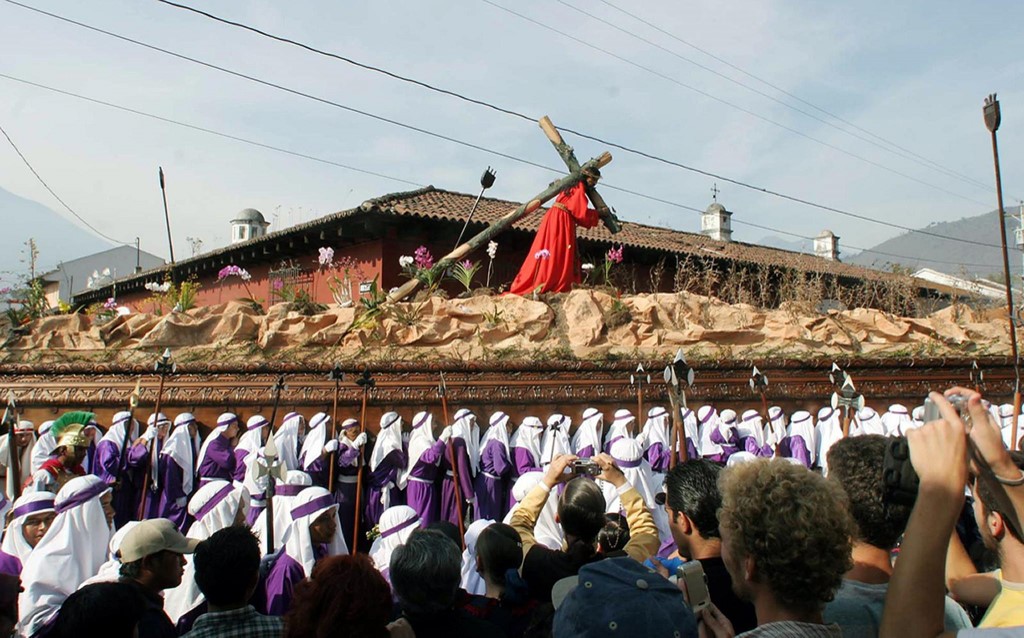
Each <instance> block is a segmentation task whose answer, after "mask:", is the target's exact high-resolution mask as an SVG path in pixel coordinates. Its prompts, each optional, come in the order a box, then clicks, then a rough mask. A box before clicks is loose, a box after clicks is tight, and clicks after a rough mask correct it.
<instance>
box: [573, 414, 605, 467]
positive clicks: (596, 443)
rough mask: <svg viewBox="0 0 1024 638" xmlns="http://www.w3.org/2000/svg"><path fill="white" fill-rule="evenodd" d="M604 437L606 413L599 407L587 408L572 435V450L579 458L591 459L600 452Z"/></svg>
mask: <svg viewBox="0 0 1024 638" xmlns="http://www.w3.org/2000/svg"><path fill="white" fill-rule="evenodd" d="M603 437H604V415H603V414H601V411H600V410H598V409H597V408H587V409H586V410H584V411H583V418H582V420H581V421H580V425H579V427H577V428H576V433H575V434H573V435H572V452H573V454H575V455H576V456H577V457H578V458H581V459H589V458H590V457H592V456H594V455H595V454H600V453H601V450H602V449H603V448H602V447H601V439H602V438H603Z"/></svg>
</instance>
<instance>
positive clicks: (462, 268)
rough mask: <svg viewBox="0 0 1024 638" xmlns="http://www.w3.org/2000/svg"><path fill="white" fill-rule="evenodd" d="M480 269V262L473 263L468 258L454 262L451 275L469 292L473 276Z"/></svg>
mask: <svg viewBox="0 0 1024 638" xmlns="http://www.w3.org/2000/svg"><path fill="white" fill-rule="evenodd" d="M478 270H480V264H474V263H473V262H471V261H470V260H468V259H467V260H466V261H460V262H456V263H455V264H454V265H453V266H452V267H451V277H452V279H454V280H455V281H457V282H459V283H460V284H462V287H463V288H465V289H466V292H469V291H470V290H471V289H472V287H473V277H474V276H475V275H476V273H477V271H478Z"/></svg>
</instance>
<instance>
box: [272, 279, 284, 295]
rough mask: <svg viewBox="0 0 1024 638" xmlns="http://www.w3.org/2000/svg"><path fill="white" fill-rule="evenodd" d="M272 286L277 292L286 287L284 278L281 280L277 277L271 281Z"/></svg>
mask: <svg viewBox="0 0 1024 638" xmlns="http://www.w3.org/2000/svg"><path fill="white" fill-rule="evenodd" d="M270 287H271V289H273V290H274V291H275V292H276V291H279V290H281V289H283V288H284V282H283V281H282V280H280V279H275V280H274V281H273V282H271V284H270Z"/></svg>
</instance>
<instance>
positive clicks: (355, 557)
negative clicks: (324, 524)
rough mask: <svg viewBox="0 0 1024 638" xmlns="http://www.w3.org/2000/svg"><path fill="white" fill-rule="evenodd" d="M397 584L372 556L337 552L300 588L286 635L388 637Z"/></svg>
mask: <svg viewBox="0 0 1024 638" xmlns="http://www.w3.org/2000/svg"><path fill="white" fill-rule="evenodd" d="M390 615H391V588H390V587H388V583H387V581H386V580H384V577H383V576H381V575H380V572H378V571H377V568H376V567H374V564H373V561H371V560H370V558H369V557H368V556H367V555H366V554H352V555H351V556H331V557H329V558H324V559H322V560H321V561H319V562H318V563H317V564H316V567H314V568H313V575H312V577H311V578H310V579H308V580H305V581H303V582H301V583H299V584H298V585H297V586H296V587H295V595H294V597H293V598H292V605H291V609H290V610H289V611H288V614H287V615H286V616H285V617H284V636H285V638H290V637H292V638H326V637H327V636H331V637H332V638H334V637H339V638H346V637H351V638H387V637H388V635H389V633H388V628H387V625H388V621H389V619H390Z"/></svg>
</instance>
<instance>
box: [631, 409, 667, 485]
mask: <svg viewBox="0 0 1024 638" xmlns="http://www.w3.org/2000/svg"><path fill="white" fill-rule="evenodd" d="M670 418H671V417H670V415H669V413H668V410H666V409H665V408H664V407H662V406H660V405H657V406H654V407H653V408H651V409H650V410H649V411H648V412H647V421H646V422H644V427H643V429H642V430H641V431H640V435H639V436H638V437H637V443H639V444H640V449H642V450H643V451H644V459H646V460H647V463H648V464H649V465H650V466H651V470H652V471H653V472H654V473H655V474H665V473H667V472H668V468H669V463H670V462H671V460H672V450H673V449H674V448H675V446H674V445H673V444H672V443H673V442H672V438H671V437H672V429H671V428H670V427H669V419H670Z"/></svg>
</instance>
